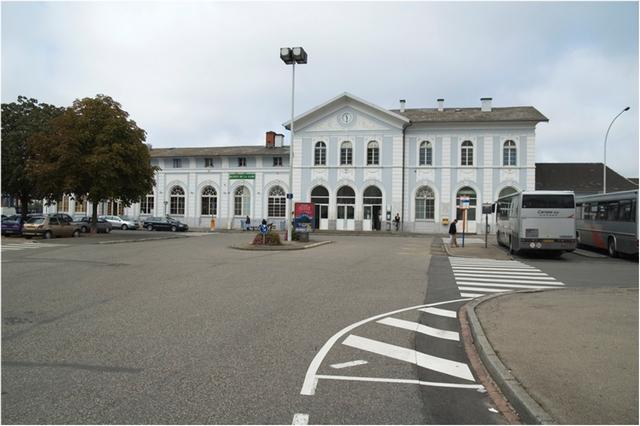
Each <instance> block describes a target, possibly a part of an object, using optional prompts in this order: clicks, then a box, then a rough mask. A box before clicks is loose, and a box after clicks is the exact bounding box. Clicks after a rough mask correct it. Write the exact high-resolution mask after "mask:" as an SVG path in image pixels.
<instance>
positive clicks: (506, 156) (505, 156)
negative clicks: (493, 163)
mask: <svg viewBox="0 0 640 426" xmlns="http://www.w3.org/2000/svg"><path fill="white" fill-rule="evenodd" d="M516 158H517V157H516V143H515V142H514V141H512V140H508V141H506V142H505V143H504V145H503V147H502V165H503V166H515V165H516Z"/></svg>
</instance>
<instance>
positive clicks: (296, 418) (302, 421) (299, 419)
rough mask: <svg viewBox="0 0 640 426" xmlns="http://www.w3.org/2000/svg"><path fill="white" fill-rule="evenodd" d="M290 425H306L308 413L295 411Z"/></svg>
mask: <svg viewBox="0 0 640 426" xmlns="http://www.w3.org/2000/svg"><path fill="white" fill-rule="evenodd" d="M291 424H292V425H307V424H309V415H308V414H300V413H296V414H294V415H293V422H292V423H291Z"/></svg>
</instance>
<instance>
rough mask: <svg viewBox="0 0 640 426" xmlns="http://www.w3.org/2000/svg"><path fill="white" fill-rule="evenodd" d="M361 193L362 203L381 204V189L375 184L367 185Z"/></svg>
mask: <svg viewBox="0 0 640 426" xmlns="http://www.w3.org/2000/svg"><path fill="white" fill-rule="evenodd" d="M362 195H363V198H362V204H373V205H381V204H382V191H380V188H378V187H377V186H368V187H367V188H366V189H365V190H364V193H363V194H362Z"/></svg>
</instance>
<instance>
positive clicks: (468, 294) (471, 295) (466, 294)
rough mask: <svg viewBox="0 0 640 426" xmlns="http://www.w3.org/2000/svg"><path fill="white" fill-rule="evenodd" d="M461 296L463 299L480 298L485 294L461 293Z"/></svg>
mask: <svg viewBox="0 0 640 426" xmlns="http://www.w3.org/2000/svg"><path fill="white" fill-rule="evenodd" d="M460 296H462V297H480V296H484V294H482V293H460Z"/></svg>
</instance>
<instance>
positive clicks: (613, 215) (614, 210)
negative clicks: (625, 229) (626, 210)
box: [607, 201, 620, 222]
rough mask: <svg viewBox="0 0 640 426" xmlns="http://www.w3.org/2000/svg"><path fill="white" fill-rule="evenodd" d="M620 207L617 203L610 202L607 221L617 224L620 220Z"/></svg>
mask: <svg viewBox="0 0 640 426" xmlns="http://www.w3.org/2000/svg"><path fill="white" fill-rule="evenodd" d="M619 207H620V205H619V204H618V202H617V201H610V202H609V205H608V206H607V220H609V221H612V222H615V221H617V220H618V208H619Z"/></svg>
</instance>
